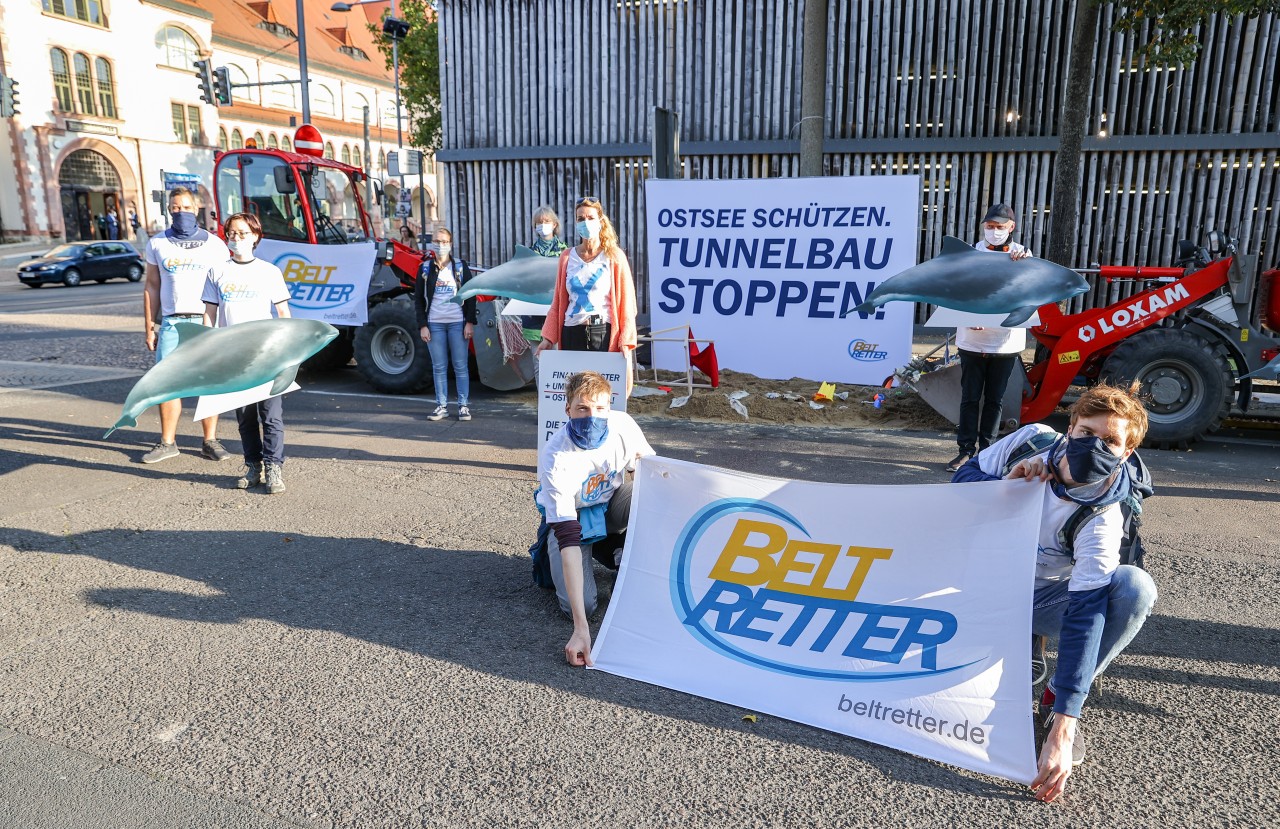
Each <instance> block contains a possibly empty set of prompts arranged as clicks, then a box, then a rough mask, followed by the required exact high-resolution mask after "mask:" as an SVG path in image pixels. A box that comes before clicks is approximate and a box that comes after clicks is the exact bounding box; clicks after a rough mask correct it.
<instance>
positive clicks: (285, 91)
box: [271, 75, 298, 111]
mask: <svg viewBox="0 0 1280 829" xmlns="http://www.w3.org/2000/svg"><path fill="white" fill-rule="evenodd" d="M276 80H277V81H287V80H289V79H288V78H286V77H285V76H284V75H276ZM271 106H274V107H279V108H280V109H287V110H291V111H295V110H297V109H298V93H297V91H296V90H295V89H294V88H293V86H291V85H286V84H279V85H277V86H273V87H271Z"/></svg>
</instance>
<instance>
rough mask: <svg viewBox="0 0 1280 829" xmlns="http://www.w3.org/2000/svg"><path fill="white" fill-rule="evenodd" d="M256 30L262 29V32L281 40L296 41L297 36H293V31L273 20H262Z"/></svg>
mask: <svg viewBox="0 0 1280 829" xmlns="http://www.w3.org/2000/svg"><path fill="white" fill-rule="evenodd" d="M258 28H259V29H262V30H263V31H264V32H271V34H273V35H275V36H276V37H278V38H280V39H281V40H297V39H298V36H297V35H296V34H294V31H293V29H290V28H289V27H288V26H286V25H284V24H283V23H277V22H276V21H274V20H263V21H262V22H261V23H259V24H258Z"/></svg>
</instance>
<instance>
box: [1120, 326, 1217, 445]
mask: <svg viewBox="0 0 1280 829" xmlns="http://www.w3.org/2000/svg"><path fill="white" fill-rule="evenodd" d="M1099 380H1101V382H1103V383H1108V384H1110V385H1115V386H1121V387H1128V385H1129V384H1130V383H1132V382H1133V381H1134V380H1137V381H1138V382H1139V384H1140V387H1141V391H1140V392H1139V395H1140V397H1141V398H1142V403H1143V405H1144V406H1146V408H1147V421H1148V427H1147V439H1146V442H1145V445H1146V446H1150V447H1153V448H1156V449H1186V448H1187V445H1188V444H1190V443H1192V442H1194V441H1197V440H1200V439H1201V438H1202V437H1204V435H1206V434H1208V433H1209V432H1212V431H1214V430H1215V429H1217V428H1218V427H1219V426H1220V425H1222V419H1223V418H1224V417H1226V416H1227V413H1228V412H1229V411H1230V409H1231V392H1232V389H1233V387H1234V386H1235V378H1234V375H1233V374H1232V371H1231V366H1230V364H1228V362H1227V354H1226V348H1225V347H1224V346H1222V345H1221V344H1220V343H1212V342H1209V341H1208V340H1206V339H1204V338H1203V337H1200V336H1197V335H1196V334H1194V333H1192V332H1190V331H1187V330H1186V329H1177V328H1153V329H1150V330H1148V331H1143V332H1141V333H1139V334H1135V335H1134V336H1132V337H1130V338H1128V339H1127V340H1124V341H1123V342H1121V343H1120V344H1119V345H1118V346H1116V349H1115V351H1112V352H1111V354H1110V356H1108V357H1107V360H1106V362H1105V363H1103V365H1102V372H1101V374H1100V375H1099Z"/></svg>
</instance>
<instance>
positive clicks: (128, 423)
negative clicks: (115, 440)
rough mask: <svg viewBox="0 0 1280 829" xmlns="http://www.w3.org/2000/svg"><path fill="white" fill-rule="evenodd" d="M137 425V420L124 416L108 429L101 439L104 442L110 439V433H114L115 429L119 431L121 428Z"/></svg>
mask: <svg viewBox="0 0 1280 829" xmlns="http://www.w3.org/2000/svg"><path fill="white" fill-rule="evenodd" d="M137 425H138V419H137V418H135V417H129V416H128V415H124V416H122V417H121V418H120V419H119V420H117V421H116V424H115V425H114V426H112V427H111V428H110V429H108V430H107V432H106V434H104V435H103V436H102V439H103V440H106V439H107V438H109V437H111V433H112V432H114V431H115V430H116V429H119V428H120V427H121V426H137Z"/></svg>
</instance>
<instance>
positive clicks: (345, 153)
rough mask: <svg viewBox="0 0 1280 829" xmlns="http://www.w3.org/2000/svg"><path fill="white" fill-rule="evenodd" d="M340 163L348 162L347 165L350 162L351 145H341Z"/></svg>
mask: <svg viewBox="0 0 1280 829" xmlns="http://www.w3.org/2000/svg"><path fill="white" fill-rule="evenodd" d="M342 163H343V164H348V165H349V164H351V145H350V144H343V145H342Z"/></svg>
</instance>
